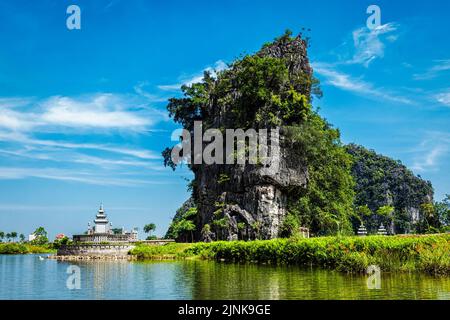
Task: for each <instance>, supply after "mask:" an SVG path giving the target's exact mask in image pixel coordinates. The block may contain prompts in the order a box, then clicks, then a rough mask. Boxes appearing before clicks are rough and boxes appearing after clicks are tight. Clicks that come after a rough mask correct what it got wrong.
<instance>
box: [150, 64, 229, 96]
mask: <svg viewBox="0 0 450 320" xmlns="http://www.w3.org/2000/svg"><path fill="white" fill-rule="evenodd" d="M226 68H227V64H226V63H225V62H223V61H222V60H218V61H216V63H215V64H214V67H211V66H209V67H206V68H205V69H203V71H202V72H199V73H196V74H194V75H190V76H187V77H186V76H184V77H181V78H180V82H179V83H175V84H167V85H159V86H158V89H160V90H163V91H178V90H180V88H181V86H182V85H187V86H189V85H192V84H194V83H198V82H201V81H202V80H203V73H204V72H205V71H208V72H210V73H211V75H212V76H213V77H215V76H216V75H217V72H220V71H223V70H225V69H226Z"/></svg>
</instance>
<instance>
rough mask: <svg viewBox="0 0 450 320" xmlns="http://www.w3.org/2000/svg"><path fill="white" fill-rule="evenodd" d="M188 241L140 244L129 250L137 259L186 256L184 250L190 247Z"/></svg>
mask: <svg viewBox="0 0 450 320" xmlns="http://www.w3.org/2000/svg"><path fill="white" fill-rule="evenodd" d="M191 247H192V244H189V243H168V244H165V245H163V246H158V245H151V244H140V245H138V246H136V247H135V248H134V249H133V250H131V252H130V254H131V255H134V256H136V257H137V258H138V259H139V260H165V259H168V260H170V259H179V258H186V257H187V255H186V253H185V252H186V250H187V249H189V248H191Z"/></svg>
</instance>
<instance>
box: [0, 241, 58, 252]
mask: <svg viewBox="0 0 450 320" xmlns="http://www.w3.org/2000/svg"><path fill="white" fill-rule="evenodd" d="M54 252H55V249H54V248H53V247H52V246H51V245H32V244H25V243H0V254H27V253H54Z"/></svg>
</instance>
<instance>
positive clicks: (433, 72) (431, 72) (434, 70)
mask: <svg viewBox="0 0 450 320" xmlns="http://www.w3.org/2000/svg"><path fill="white" fill-rule="evenodd" d="M449 70H450V59H447V60H436V61H435V64H434V65H433V66H432V67H431V68H429V69H428V70H426V71H425V72H423V73H416V74H414V75H413V78H414V79H415V80H431V79H434V78H436V77H437V76H439V75H440V74H441V73H442V72H445V71H449Z"/></svg>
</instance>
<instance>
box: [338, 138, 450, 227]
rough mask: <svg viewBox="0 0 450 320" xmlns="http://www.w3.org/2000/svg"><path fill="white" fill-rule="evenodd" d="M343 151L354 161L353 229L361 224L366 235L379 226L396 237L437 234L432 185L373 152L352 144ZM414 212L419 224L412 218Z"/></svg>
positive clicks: (400, 165)
mask: <svg viewBox="0 0 450 320" xmlns="http://www.w3.org/2000/svg"><path fill="white" fill-rule="evenodd" d="M346 150H347V152H348V153H349V154H350V155H351V156H352V158H353V166H352V175H353V177H354V180H355V182H356V185H355V192H356V197H355V207H356V208H357V210H356V213H357V215H356V216H355V217H354V218H353V219H352V222H353V228H354V230H356V229H357V228H358V227H359V224H360V223H361V222H363V223H364V225H365V226H366V227H367V229H368V231H369V233H375V232H376V230H377V229H378V227H379V226H380V224H381V223H383V224H384V225H385V226H386V228H387V229H388V231H389V232H390V233H397V234H399V233H400V234H402V233H407V232H409V233H430V232H431V233H436V232H437V231H438V230H439V229H440V228H441V227H442V226H443V224H442V222H444V221H439V219H436V218H434V217H435V215H434V208H433V206H434V204H433V187H432V185H431V182H429V181H424V180H422V179H421V177H420V176H418V177H416V176H415V175H414V173H413V172H412V171H411V170H409V169H408V168H406V167H405V166H404V165H403V164H402V163H401V162H400V161H395V160H393V159H391V158H388V157H385V156H382V155H379V154H377V153H375V151H373V150H367V149H366V148H364V147H362V146H358V145H355V144H350V145H348V146H346ZM447 204H448V203H447ZM413 213H415V214H416V215H418V221H417V220H416V219H412V214H413ZM444 220H445V219H444Z"/></svg>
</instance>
